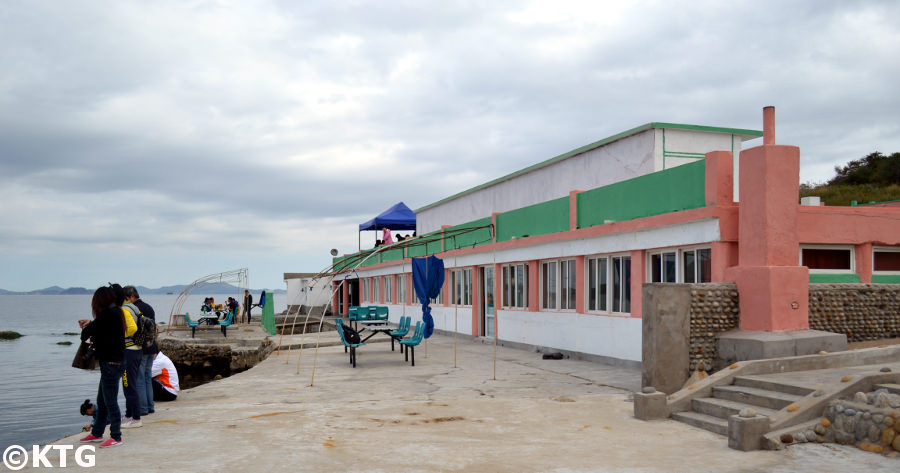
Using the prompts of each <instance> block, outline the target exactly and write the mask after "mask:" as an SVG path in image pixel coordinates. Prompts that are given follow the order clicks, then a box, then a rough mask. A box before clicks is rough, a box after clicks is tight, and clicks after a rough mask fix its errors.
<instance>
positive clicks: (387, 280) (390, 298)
mask: <svg viewBox="0 0 900 473" xmlns="http://www.w3.org/2000/svg"><path fill="white" fill-rule="evenodd" d="M381 279H383V280H384V282H383V283H382V285H383V287H384V302H385V303H391V304H393V303H394V275H392V274H388V275H387V276H382V277H381Z"/></svg>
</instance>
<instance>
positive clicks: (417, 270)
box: [412, 255, 444, 338]
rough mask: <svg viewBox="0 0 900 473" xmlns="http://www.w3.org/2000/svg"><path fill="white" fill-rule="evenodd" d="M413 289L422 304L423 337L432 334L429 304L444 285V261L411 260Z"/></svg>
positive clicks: (432, 259)
mask: <svg viewBox="0 0 900 473" xmlns="http://www.w3.org/2000/svg"><path fill="white" fill-rule="evenodd" d="M412 276H413V287H414V288H415V289H416V297H418V298H419V302H421V303H422V322H424V323H425V331H424V336H425V338H428V337H430V336H431V334H432V333H434V318H433V317H432V316H431V307H429V305H428V304H429V303H430V302H431V299H434V298H435V297H437V296H438V294H439V293H440V292H441V287H443V285H444V260H442V259H440V258H438V257H437V256H434V255H432V256H428V257H426V258H413V259H412Z"/></svg>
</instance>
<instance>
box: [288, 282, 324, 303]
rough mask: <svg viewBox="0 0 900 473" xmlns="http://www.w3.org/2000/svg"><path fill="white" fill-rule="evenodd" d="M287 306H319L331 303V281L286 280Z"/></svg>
mask: <svg viewBox="0 0 900 473" xmlns="http://www.w3.org/2000/svg"><path fill="white" fill-rule="evenodd" d="M285 283H286V284H287V304H288V305H307V306H319V305H324V304H328V303H330V302H331V284H330V283H331V281H330V279H329V278H321V279H318V280H313V278H298V279H286V280H285Z"/></svg>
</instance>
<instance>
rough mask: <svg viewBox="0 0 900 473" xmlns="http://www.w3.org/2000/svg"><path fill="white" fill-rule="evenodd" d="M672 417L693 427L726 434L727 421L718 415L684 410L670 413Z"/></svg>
mask: <svg viewBox="0 0 900 473" xmlns="http://www.w3.org/2000/svg"><path fill="white" fill-rule="evenodd" d="M672 418H673V419H675V420H677V421H679V422H684V423H685V424H690V425H693V426H694V427H699V428H701V429H704V430H708V431H710V432H713V433H716V434H719V435H728V421H727V420H724V419H720V418H718V417H713V416H710V415H706V414H701V413H699V412H693V411H685V412H676V413H674V414H672Z"/></svg>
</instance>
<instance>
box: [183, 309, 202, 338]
mask: <svg viewBox="0 0 900 473" xmlns="http://www.w3.org/2000/svg"><path fill="white" fill-rule="evenodd" d="M184 321H185V322H186V323H187V324H188V327H190V328H191V338H194V331H195V330H197V327H199V326H200V321H199V320H191V313H190V312H185V313H184Z"/></svg>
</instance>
